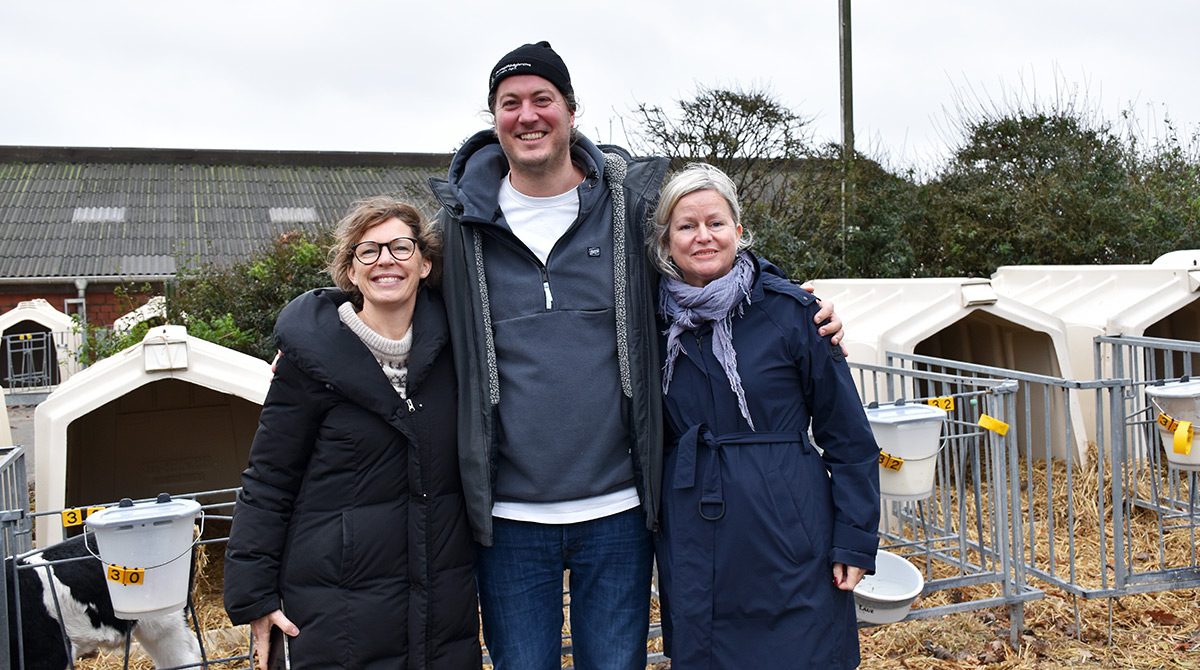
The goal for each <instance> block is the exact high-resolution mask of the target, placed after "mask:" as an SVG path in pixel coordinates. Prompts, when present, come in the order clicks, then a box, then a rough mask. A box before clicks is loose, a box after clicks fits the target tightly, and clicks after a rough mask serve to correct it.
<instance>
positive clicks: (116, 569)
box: [105, 565, 125, 583]
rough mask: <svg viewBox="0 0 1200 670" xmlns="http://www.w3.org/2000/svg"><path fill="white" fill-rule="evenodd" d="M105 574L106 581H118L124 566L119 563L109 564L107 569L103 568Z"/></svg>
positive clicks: (123, 571) (123, 572)
mask: <svg viewBox="0 0 1200 670" xmlns="http://www.w3.org/2000/svg"><path fill="white" fill-rule="evenodd" d="M105 574H106V575H107V576H108V581H110V582H118V583H120V581H121V576H122V575H124V574H125V568H123V567H121V566H119V565H110V566H108V570H105Z"/></svg>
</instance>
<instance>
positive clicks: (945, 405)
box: [925, 395, 954, 412]
mask: <svg viewBox="0 0 1200 670" xmlns="http://www.w3.org/2000/svg"><path fill="white" fill-rule="evenodd" d="M925 404H927V405H933V406H934V407H940V408H942V409H944V410H946V411H947V412H953V411H954V398H952V397H950V396H948V395H947V396H942V397H940V398H930V399H929V400H926V401H925Z"/></svg>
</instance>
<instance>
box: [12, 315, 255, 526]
mask: <svg viewBox="0 0 1200 670" xmlns="http://www.w3.org/2000/svg"><path fill="white" fill-rule="evenodd" d="M270 380H271V366H270V364H269V363H267V362H265V361H262V360H259V359H257V358H254V357H251V356H247V355H245V354H242V353H239V352H236V351H233V350H231V349H226V348H225V347H221V346H219V345H216V344H213V343H211V342H206V341H204V340H200V339H197V338H194V337H190V336H188V335H187V331H186V330H185V329H184V328H183V327H182V326H159V327H157V328H153V329H151V330H150V332H149V333H148V334H147V335H146V337H145V338H144V339H143V340H142V342H141V343H140V344H136V345H134V346H132V347H130V348H128V349H126V350H124V351H122V352H120V353H118V354H116V355H114V356H111V357H109V358H106V359H104V360H102V361H100V362H98V363H96V364H95V365H93V366H91V367H89V368H87V369H86V370H84V371H83V372H80V373H79V374H77V375H75V376H74V377H72V378H71V379H70V380H69V381H68V382H66V383H65V384H62V385H61V386H59V387H58V389H57V390H55V391H54V393H52V394H50V397H49V398H47V399H46V400H45V401H44V402H43V403H41V404H40V405H38V408H37V410H36V411H35V413H34V439H35V445H36V447H35V449H34V451H35V454H36V467H35V468H34V470H35V479H36V482H37V484H36V486H37V502H38V508H39V509H43V510H56V509H65V508H72V507H78V506H84V505H97V504H104V503H113V502H116V501H117V500H120V499H121V498H134V499H137V498H153V497H154V496H155V495H157V494H158V493H162V492H167V493H173V494H176V493H186V492H192V491H206V490H213V489H221V488H228V487H234V486H238V485H240V483H241V482H240V475H241V471H242V470H243V469H244V468H245V466H246V461H247V458H248V456H249V450H250V442H251V441H252V439H253V437H254V431H255V429H256V428H257V426H258V415H259V413H260V411H261V409H262V402H263V399H264V398H265V397H266V394H267V388H268V387H269V386H270ZM62 536H63V529H62V525H61V523H60V522H59V520H58V518H57V517H53V516H41V517H38V519H37V544H38V545H39V546H43V545H46V544H49V543H52V542H55V541H57V540H59V539H61V538H62Z"/></svg>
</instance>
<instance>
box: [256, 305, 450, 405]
mask: <svg viewBox="0 0 1200 670" xmlns="http://www.w3.org/2000/svg"><path fill="white" fill-rule="evenodd" d="M347 300H349V296H347V295H346V294H345V293H344V292H342V291H341V290H339V289H335V288H325V289H317V290H315V291H310V292H308V293H306V294H304V295H302V296H300V297H299V298H297V299H296V300H294V301H292V302H291V303H290V304H289V305H288V306H287V307H286V308H284V310H283V312H281V313H280V315H279V320H278V322H277V323H276V326H275V342H276V344H277V345H278V346H279V349H280V351H281V352H283V355H284V356H286V357H287V358H288V360H289V361H290V362H291V363H293V364H294V365H296V366H297V367H298V368H300V369H301V370H303V371H304V372H305V373H306V374H308V375H309V376H310V377H312V378H313V379H315V380H316V381H318V382H320V383H322V384H325V385H327V386H329V387H330V388H332V389H334V390H336V391H337V392H339V393H341V394H343V395H345V396H347V397H348V398H349V399H350V400H352V401H353V402H355V403H356V404H358V405H361V406H362V407H364V408H365V409H368V410H370V411H372V412H375V413H377V414H380V415H381V416H383V417H384V418H385V419H391V418H393V417H396V416H400V415H402V414H404V413H405V411H406V410H405V409H404V405H405V403H404V401H403V400H402V399H401V398H400V396H399V394H397V393H396V390H395V389H394V388H392V385H391V384H390V383H389V382H388V380H387V377H386V376H385V375H384V374H383V371H382V370H380V368H379V363H378V362H377V361H376V360H375V358H374V356H372V355H371V352H370V350H369V349H367V346H366V345H365V344H363V342H362V340H360V339H359V338H358V336H357V335H355V334H354V333H353V332H352V331H351V330H350V329H349V328H348V327H346V325H345V324H343V323H342V322H341V319H339V318H338V314H337V309H338V306H339V305H341V304H342V303H343V302H346V301H347ZM449 338H450V333H449V328H448V327H447V325H446V312H445V307H444V305H443V303H442V299H441V296H440V295H438V294H437V293H436V292H434V291H432V290H430V289H428V288H423V289H421V291H419V292H418V293H417V304H416V308H415V309H414V310H413V345H412V350H411V352H410V354H409V362H408V396H409V397H410V398H411V397H413V396H415V395H416V394H417V393H419V392H420V389H421V385H422V383H423V382H424V381H425V379H426V378H428V376H429V373H430V371H431V370H432V368H433V365H434V361H435V360H436V359H437V357H438V354H439V353H441V350H442V349H443V348H444V347H446V346H447V343H448V341H449Z"/></svg>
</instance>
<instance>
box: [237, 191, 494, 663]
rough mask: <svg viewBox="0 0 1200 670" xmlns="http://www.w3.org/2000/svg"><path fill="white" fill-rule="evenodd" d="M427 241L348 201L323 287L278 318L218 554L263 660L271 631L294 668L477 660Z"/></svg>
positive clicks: (433, 251) (433, 263) (400, 206)
mask: <svg viewBox="0 0 1200 670" xmlns="http://www.w3.org/2000/svg"><path fill="white" fill-rule="evenodd" d="M440 251H441V244H440V239H439V238H438V237H437V235H436V233H435V232H434V231H433V230H432V229H431V227H430V224H429V223H428V222H427V221H426V220H425V219H424V218H422V217H421V215H420V213H419V212H418V211H417V210H416V209H415V208H413V207H412V206H410V205H408V204H406V203H403V202H400V201H397V200H394V199H391V198H386V197H379V198H372V199H369V200H366V201H363V202H361V203H358V204H357V205H356V206H355V207H354V208H353V209H352V210H351V212H350V213H349V214H348V215H347V216H346V218H344V219H343V220H342V222H341V224H340V225H339V227H338V231H337V235H336V242H335V244H334V247H333V249H332V250H331V251H330V258H331V260H330V263H329V272H330V274H331V275H332V276H333V280H334V283H335V284H336V285H337V288H329V289H318V290H316V291H311V292H309V293H306V294H304V295H302V296H300V297H299V298H297V299H296V300H294V301H293V302H292V303H291V304H289V305H288V306H287V307H286V308H285V309H284V310H283V311H282V312H281V313H280V315H279V320H278V322H277V323H276V326H275V340H276V343H277V344H278V346H279V349H280V352H281V356H280V358H279V360H278V363H277V365H276V370H275V377H274V379H273V381H272V382H271V389H270V391H269V393H268V394H267V398H266V401H265V402H264V404H263V409H262V415H261V419H260V421H259V427H258V432H257V434H256V435H255V437H254V443H253V446H252V447H251V451H250V465H249V467H248V468H247V469H246V470H245V472H244V473H243V474H242V492H241V493H240V494H239V496H238V501H237V507H236V509H235V513H234V521H233V528H232V531H231V533H230V538H229V545H228V549H227V550H226V555H225V607H226V610H227V611H228V612H229V617H230V619H231V620H232V621H233V623H234V624H246V623H248V624H250V627H251V631H252V633H253V636H254V644H255V646H256V648H257V649H258V650H259V653H258V666H259V668H261V669H262V670H265V669H266V667H267V664H266V662H267V658H266V656H267V649H268V647H269V645H268V639H269V636H270V633H271V631H272V629H273V628H279V629H280V630H281V631H282V632H283V633H285V634H286V635H287V636H288V638H289V645H288V646H289V651H290V653H289V656H290V660H291V667H292V668H293V669H300V668H445V669H449V670H457V669H464V670H465V669H467V668H472V669H477V668H479V667H480V647H479V640H478V634H479V631H478V610H477V604H476V596H475V583H474V573H473V569H472V567H473V566H472V558H473V547H472V544H471V533H470V529H469V526H468V524H467V517H466V512H465V507H464V504H463V497H462V486H461V483H460V480H459V473H458V461H457V458H458V455H457V447H456V445H457V435H456V420H455V407H456V393H455V380H454V361H453V359H452V354H451V348H450V344H449V332H448V330H447V326H446V315H445V310H444V308H443V305H442V300H441V298H440V296H439V295H438V294H437V293H436V292H435V291H431V290H429V284H431V283H433V282H434V281H436V279H437V277H438V273H439V270H440V266H441V257H440Z"/></svg>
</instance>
